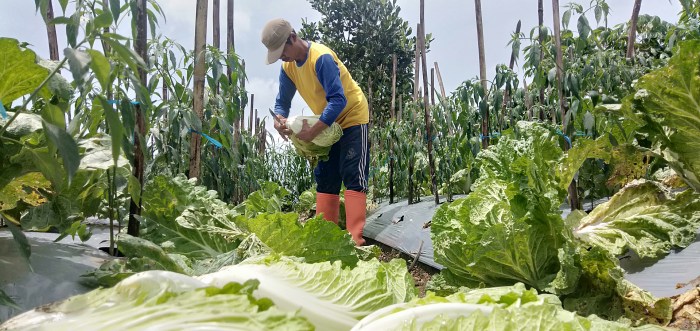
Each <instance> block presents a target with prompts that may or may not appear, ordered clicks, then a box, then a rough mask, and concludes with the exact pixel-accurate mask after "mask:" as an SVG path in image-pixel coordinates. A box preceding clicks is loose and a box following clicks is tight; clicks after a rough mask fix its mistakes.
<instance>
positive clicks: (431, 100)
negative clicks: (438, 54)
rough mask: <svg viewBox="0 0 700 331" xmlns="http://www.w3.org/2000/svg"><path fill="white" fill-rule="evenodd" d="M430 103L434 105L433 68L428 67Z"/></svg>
mask: <svg viewBox="0 0 700 331" xmlns="http://www.w3.org/2000/svg"><path fill="white" fill-rule="evenodd" d="M430 104H431V105H433V106H435V68H430Z"/></svg>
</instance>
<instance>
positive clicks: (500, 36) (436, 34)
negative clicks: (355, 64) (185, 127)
mask: <svg viewBox="0 0 700 331" xmlns="http://www.w3.org/2000/svg"><path fill="white" fill-rule="evenodd" d="M0 2H2V3H3V9H4V10H3V11H0V37H11V38H15V39H18V40H20V41H24V42H28V43H29V44H31V46H29V47H30V48H31V49H32V50H34V51H35V52H36V53H37V54H38V55H39V56H42V57H44V58H48V57H49V56H48V54H49V51H48V42H47V37H46V29H45V25H44V22H43V20H42V18H41V16H40V15H39V14H38V13H36V11H35V5H34V1H31V0H0ZM71 2H73V1H71ZM226 2H227V1H226V0H221V3H222V5H221V6H222V8H221V25H222V32H221V37H222V41H221V44H222V45H225V38H226V26H225V24H226ZM578 2H579V3H581V4H583V5H584V7H585V6H586V5H587V4H588V2H589V0H582V1H578ZM607 2H608V4H609V5H610V9H611V10H610V16H609V23H608V24H609V26H613V25H616V24H619V23H622V22H625V21H627V20H629V17H630V15H631V13H632V5H633V2H634V0H608V1H607ZM158 3H159V4H160V5H161V7H162V8H163V11H164V12H165V19H163V18H159V22H160V25H159V33H160V34H162V35H164V36H167V37H169V38H171V39H173V40H175V41H176V42H178V43H180V44H181V45H183V46H184V47H185V48H188V49H192V48H194V26H195V6H196V1H195V0H159V1H158ZM544 3H545V8H544V11H545V12H544V15H545V16H544V17H545V25H547V26H549V27H551V26H552V15H551V2H550V1H544ZM560 3H561V8H562V9H561V12H562V13H563V11H564V10H565V8H564V7H565V6H566V4H568V3H569V1H566V0H561V1H560ZM397 5H398V6H400V7H401V16H402V17H403V18H404V19H405V20H407V21H408V22H409V25H410V26H411V27H413V30H414V32H415V26H416V24H417V23H418V21H419V12H420V10H419V1H418V0H397ZM209 6H210V8H211V6H212V1H211V0H209ZM58 7H59V6H58V1H54V9H55V11H56V16H60V15H62V14H61V11H60V8H58ZM680 10H681V5H680V3H679V2H678V0H646V1H643V2H642V8H641V14H649V15H656V16H659V17H661V18H662V19H664V20H666V21H669V22H671V23H675V22H676V21H677V18H678V12H680ZM71 12H72V11H71V9H70V8H69V9H68V13H71ZM209 12H210V16H211V9H210V11H209ZM482 15H483V25H484V37H485V38H484V39H485V53H486V59H487V61H486V62H487V63H486V68H487V75H488V76H489V77H493V75H494V73H495V67H496V65H498V64H501V63H508V61H509V59H510V53H511V49H510V46H509V45H508V42H509V40H510V38H511V34H512V32H513V31H514V30H515V26H516V24H517V22H518V20H522V26H523V30H522V32H524V33H525V34H526V35H529V32H530V29H532V28H533V27H535V26H536V25H537V0H484V1H482ZM277 17H282V18H285V19H287V20H288V21H290V22H291V24H292V26H293V27H295V28H296V29H297V30H299V29H300V28H301V22H302V19H307V20H309V21H318V20H320V19H321V15H320V14H319V13H318V12H316V11H315V10H314V9H312V8H311V5H310V3H309V2H308V1H306V0H268V1H261V0H235V5H234V30H235V48H236V52H237V53H238V54H239V55H240V56H241V57H242V58H243V59H245V61H246V72H247V75H248V82H247V83H246V89H247V90H248V91H249V93H253V94H255V104H254V107H255V108H257V109H258V113H259V114H260V115H259V116H260V117H262V116H264V115H265V114H267V111H266V110H267V109H268V108H274V102H275V96H276V95H277V89H278V82H277V78H278V76H279V70H280V62H278V63H275V64H272V65H265V63H264V59H265V54H266V49H265V47H264V46H263V45H262V44H261V42H260V32H261V30H262V28H263V26H264V25H265V23H266V22H267V21H268V20H270V19H273V18H277ZM475 21H476V20H475V8H474V2H472V1H466V0H427V1H425V23H426V31H427V32H429V33H432V35H433V38H434V41H433V42H432V43H431V45H430V46H431V48H430V51H429V52H428V54H427V63H428V64H429V65H430V64H432V63H433V62H438V65H439V67H440V72H441V76H442V79H443V82H444V85H445V89H446V91H447V93H448V94H449V93H450V92H451V91H453V90H454V89H455V88H457V87H458V86H459V85H460V84H461V83H462V82H463V81H465V80H468V79H471V78H474V77H477V76H478V74H479V61H478V48H477V33H476V23H475ZM590 21H591V24H592V25H594V24H595V20H594V19H593V18H590ZM575 24H576V22H575V21H574V20H573V19H572V23H571V25H572V27H575ZM123 25H125V24H123ZM209 26H210V28H209V30H208V32H207V40H208V43H209V44H212V31H211V17H210V19H209ZM58 36H59V49H61V50H62V49H63V48H65V47H67V44H66V40H65V29H63V28H60V27H59V29H58ZM526 44H527V42H524V43H523V46H525V45H526ZM60 53H61V54H62V53H63V52H62V51H61V52H60ZM341 60H342V59H341ZM430 67H432V65H430ZM515 70H516V71H518V68H517V67H516V68H515ZM351 74H352V73H351ZM429 79H430V78H429ZM302 113H303V114H306V115H308V114H310V111H309V109H308V107H307V106H306V105H305V104H304V102H303V100H301V98H300V97H298V96H297V97H295V98H294V101H293V102H292V110H291V113H290V115H301V114H302ZM267 125H268V130H269V131H274V129H271V127H272V123H271V121H270V120H268V121H267Z"/></svg>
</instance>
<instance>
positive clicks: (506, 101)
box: [503, 20, 522, 128]
mask: <svg viewBox="0 0 700 331" xmlns="http://www.w3.org/2000/svg"><path fill="white" fill-rule="evenodd" d="M521 26H522V22H521V21H520V20H518V24H517V25H516V26H515V35H516V36H519V35H520V28H521ZM517 57H518V54H516V53H515V52H511V53H510V63H509V65H508V68H510V71H513V67H514V66H515V59H516V58H517ZM512 88H513V89H517V86H513V87H512ZM510 99H511V91H509V90H507V89H506V93H505V95H504V96H503V118H505V116H506V110H507V109H508V105H509V104H510ZM508 117H509V119H510V127H511V128H512V127H515V121H514V120H513V115H512V114H511V115H510V116H508Z"/></svg>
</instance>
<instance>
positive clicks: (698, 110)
mask: <svg viewBox="0 0 700 331" xmlns="http://www.w3.org/2000/svg"><path fill="white" fill-rule="evenodd" d="M698 50H700V42H699V41H687V42H682V43H680V44H679V49H678V52H677V53H676V54H674V56H673V57H672V58H671V61H670V62H669V65H668V67H665V68H662V69H658V70H656V71H653V72H651V73H649V74H647V75H645V76H644V77H642V78H641V79H640V80H639V83H638V84H637V86H636V87H637V89H638V90H637V92H636V93H635V94H634V95H633V96H632V95H631V96H629V97H628V98H626V99H625V101H624V103H623V110H624V111H625V114H627V115H628V117H629V118H631V119H633V120H634V121H635V122H636V123H637V124H638V125H640V126H641V127H640V128H639V131H640V132H642V133H644V134H646V135H647V137H648V139H649V140H651V141H652V142H653V146H652V151H653V152H655V153H657V154H659V155H661V156H662V157H663V158H664V159H665V160H666V161H667V162H668V164H669V165H670V166H671V167H672V168H673V169H674V170H675V171H676V173H678V174H679V175H680V176H681V177H682V178H683V180H684V181H685V182H686V183H687V184H688V185H689V186H690V187H692V188H693V189H695V190H696V191H700V179H699V178H700V154H699V153H700V142H698V140H697V136H698V133H699V132H700V106H698V105H700V64H699V63H700V60H699V59H700V56H699V55H698Z"/></svg>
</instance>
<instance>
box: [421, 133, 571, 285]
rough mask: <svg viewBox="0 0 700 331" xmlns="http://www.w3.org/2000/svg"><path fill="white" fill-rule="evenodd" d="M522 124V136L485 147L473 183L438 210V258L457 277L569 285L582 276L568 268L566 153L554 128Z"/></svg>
mask: <svg viewBox="0 0 700 331" xmlns="http://www.w3.org/2000/svg"><path fill="white" fill-rule="evenodd" d="M518 127H519V134H520V135H522V138H521V139H520V140H515V139H511V138H509V137H503V138H502V139H501V141H500V142H499V144H497V145H494V146H492V147H490V148H489V149H487V150H484V151H482V152H481V154H480V155H479V157H478V158H477V162H479V164H480V177H479V179H478V180H477V182H476V183H475V184H474V188H473V189H474V191H473V192H472V193H471V194H469V195H468V196H467V197H466V198H463V199H459V200H456V201H455V202H454V203H452V204H446V205H443V206H441V207H440V208H439V209H438V210H437V211H436V214H435V216H434V217H433V222H432V232H431V236H432V239H433V243H434V246H435V256H436V262H438V263H440V264H442V265H444V266H445V267H446V271H445V272H443V273H444V274H445V277H446V278H447V279H448V281H450V282H451V283H453V284H459V285H465V286H478V285H479V284H485V285H487V286H498V285H508V284H512V283H515V282H523V283H525V284H527V285H529V286H533V287H535V288H537V289H540V290H545V289H547V290H548V291H553V292H555V293H559V292H564V293H566V292H567V291H570V290H571V289H572V286H573V285H574V284H575V282H576V279H577V276H576V274H575V272H574V273H571V272H570V270H567V269H566V268H569V266H568V264H569V263H570V262H569V261H567V260H566V259H565V255H566V254H567V253H566V252H569V251H570V250H571V246H570V243H569V240H568V239H569V237H570V232H568V231H567V229H566V228H565V227H564V224H563V222H561V216H559V205H560V204H561V201H562V200H563V199H564V197H565V190H564V189H562V188H560V187H558V185H556V183H557V179H556V178H555V177H554V174H553V172H552V171H551V169H552V168H556V166H557V163H558V162H559V160H560V159H561V158H562V155H563V153H562V151H561V149H560V148H559V146H558V138H557V136H556V135H555V134H554V133H552V132H551V131H548V130H547V129H545V128H543V127H541V126H537V125H532V124H526V123H524V122H521V123H519V124H518ZM543 236H544V237H547V238H548V239H547V240H542V237H543ZM560 252H561V253H560ZM561 254H564V255H561ZM562 276H564V278H565V279H561V278H562Z"/></svg>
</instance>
